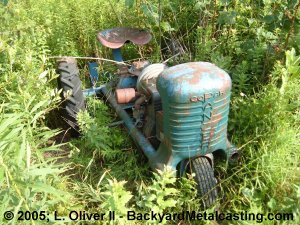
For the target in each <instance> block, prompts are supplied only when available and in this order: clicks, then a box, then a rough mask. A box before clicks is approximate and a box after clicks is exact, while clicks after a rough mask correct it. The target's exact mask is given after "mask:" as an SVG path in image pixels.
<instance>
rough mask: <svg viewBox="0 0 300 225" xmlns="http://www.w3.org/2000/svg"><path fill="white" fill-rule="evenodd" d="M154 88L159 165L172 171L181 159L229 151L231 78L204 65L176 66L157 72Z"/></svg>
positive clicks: (207, 64)
mask: <svg viewBox="0 0 300 225" xmlns="http://www.w3.org/2000/svg"><path fill="white" fill-rule="evenodd" d="M157 89H158V91H159V93H160V96H161V98H162V104H163V117H164V119H163V132H164V134H163V140H162V143H161V146H160V147H159V149H158V155H160V156H159V157H158V158H161V159H163V161H164V162H162V163H164V164H167V165H170V166H172V167H173V168H174V167H176V165H177V163H178V162H180V161H181V160H182V159H186V158H190V157H195V156H200V155H205V154H208V153H211V152H213V151H216V150H223V151H225V153H227V151H229V150H228V149H229V148H231V146H232V145H231V144H230V142H229V141H228V140H227V124H228V113H229V103H230V94H231V79H230V77H229V75H228V74H227V73H226V72H225V71H223V70H221V69H220V68H218V67H217V66H215V65H214V64H211V63H206V62H191V63H185V64H180V65H177V66H173V67H171V68H169V69H166V70H164V71H163V72H162V73H161V75H160V76H159V77H158V79H157Z"/></svg>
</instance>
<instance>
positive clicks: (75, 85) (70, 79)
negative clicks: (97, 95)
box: [57, 57, 85, 137]
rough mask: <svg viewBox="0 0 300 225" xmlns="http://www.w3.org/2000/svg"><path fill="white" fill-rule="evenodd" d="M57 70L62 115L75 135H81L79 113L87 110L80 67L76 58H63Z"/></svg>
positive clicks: (71, 132)
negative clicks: (60, 91) (60, 90)
mask: <svg viewBox="0 0 300 225" xmlns="http://www.w3.org/2000/svg"><path fill="white" fill-rule="evenodd" d="M57 72H58V74H59V77H58V88H59V89H63V91H62V99H63V101H62V106H63V112H62V114H63V115H62V117H63V119H64V121H65V122H66V125H67V129H68V130H70V134H71V136H73V137H78V136H79V126H78V122H77V114H78V112H79V111H80V110H85V100H84V96H83V92H82V89H81V81H80V78H79V69H78V67H77V62H76V60H75V59H74V58H69V57H67V58H62V59H61V60H59V61H58V68H57Z"/></svg>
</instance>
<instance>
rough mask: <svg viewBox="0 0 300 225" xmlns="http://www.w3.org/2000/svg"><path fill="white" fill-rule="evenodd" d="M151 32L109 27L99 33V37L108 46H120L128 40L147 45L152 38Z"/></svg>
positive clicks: (114, 47)
mask: <svg viewBox="0 0 300 225" xmlns="http://www.w3.org/2000/svg"><path fill="white" fill-rule="evenodd" d="M151 38H152V36H151V34H150V33H149V32H148V31H146V30H143V29H137V28H128V27H117V28H113V29H107V30H103V31H101V32H99V33H98V34H97V39H98V40H99V41H100V42H101V43H102V44H103V45H104V46H106V47H108V48H113V49H116V48H120V47H122V46H123V45H124V44H125V42H126V41H131V42H133V43H134V44H137V45H145V44H147V43H148V42H149V41H150V40H151Z"/></svg>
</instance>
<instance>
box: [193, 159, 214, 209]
mask: <svg viewBox="0 0 300 225" xmlns="http://www.w3.org/2000/svg"><path fill="white" fill-rule="evenodd" d="M190 170H191V172H192V173H195V176H194V180H195V182H196V183H197V191H198V195H199V197H200V198H201V201H202V204H203V207H204V209H207V208H209V207H211V206H212V205H214V203H215V202H216V200H217V198H218V192H217V187H216V186H217V180H216V178H215V176H214V170H213V167H212V166H211V164H210V162H209V160H208V159H207V158H206V157H198V158H195V159H193V160H192V161H191V165H190Z"/></svg>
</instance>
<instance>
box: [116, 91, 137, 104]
mask: <svg viewBox="0 0 300 225" xmlns="http://www.w3.org/2000/svg"><path fill="white" fill-rule="evenodd" d="M136 97H137V94H136V92H135V90H134V88H123V89H116V100H117V103H119V104H126V103H129V102H132V101H133V100H134V99H135V98H136Z"/></svg>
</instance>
